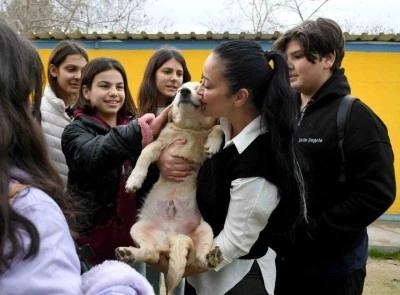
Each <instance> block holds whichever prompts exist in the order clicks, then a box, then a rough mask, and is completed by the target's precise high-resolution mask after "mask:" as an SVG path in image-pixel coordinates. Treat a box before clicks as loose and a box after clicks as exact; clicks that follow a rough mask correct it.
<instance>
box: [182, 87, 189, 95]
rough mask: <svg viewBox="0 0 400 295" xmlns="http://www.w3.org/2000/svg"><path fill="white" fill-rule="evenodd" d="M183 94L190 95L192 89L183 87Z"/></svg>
mask: <svg viewBox="0 0 400 295" xmlns="http://www.w3.org/2000/svg"><path fill="white" fill-rule="evenodd" d="M181 95H183V96H188V95H190V89H189V88H183V89H181Z"/></svg>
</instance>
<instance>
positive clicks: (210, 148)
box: [204, 125, 223, 157]
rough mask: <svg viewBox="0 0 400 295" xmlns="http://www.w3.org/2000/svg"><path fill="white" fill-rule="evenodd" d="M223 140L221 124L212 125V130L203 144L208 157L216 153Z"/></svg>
mask: <svg viewBox="0 0 400 295" xmlns="http://www.w3.org/2000/svg"><path fill="white" fill-rule="evenodd" d="M222 141H223V132H222V129H221V126H219V125H217V126H214V127H213V130H212V131H211V133H210V134H209V135H208V137H207V141H206V143H205V145H204V150H205V153H206V154H207V155H208V157H211V156H212V155H214V154H216V153H217V152H218V151H219V150H220V148H221V144H222Z"/></svg>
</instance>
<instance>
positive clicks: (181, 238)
mask: <svg viewBox="0 0 400 295" xmlns="http://www.w3.org/2000/svg"><path fill="white" fill-rule="evenodd" d="M169 248H170V252H169V267H168V273H167V280H166V283H167V290H168V292H167V294H173V291H174V289H175V288H176V286H178V284H179V281H180V280H181V279H182V276H183V273H184V272H185V268H186V263H187V259H188V255H189V253H190V251H192V250H193V248H194V246H193V241H192V239H191V238H190V237H188V236H185V235H177V236H172V237H170V238H169Z"/></svg>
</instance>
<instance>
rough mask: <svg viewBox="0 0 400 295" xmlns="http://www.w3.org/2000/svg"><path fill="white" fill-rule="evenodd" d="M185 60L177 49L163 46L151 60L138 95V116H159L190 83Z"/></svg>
mask: <svg viewBox="0 0 400 295" xmlns="http://www.w3.org/2000/svg"><path fill="white" fill-rule="evenodd" d="M190 79H191V76H190V73H189V70H188V68H187V66H186V61H185V58H184V57H183V55H182V53H180V52H179V51H178V50H177V49H176V48H174V47H171V46H163V47H161V48H160V49H158V50H157V51H156V52H155V53H154V54H153V55H152V56H151V57H150V59H149V61H148V63H147V66H146V69H145V71H144V75H143V80H142V83H141V84H140V87H139V92H138V95H137V99H138V104H139V106H138V110H137V114H138V115H139V116H140V115H143V114H146V113H154V114H156V115H157V114H158V113H160V111H162V110H163V109H164V108H165V107H166V106H167V105H169V104H170V103H171V101H172V98H174V96H175V94H176V92H177V90H178V88H179V87H181V86H182V84H183V83H185V82H188V81H190Z"/></svg>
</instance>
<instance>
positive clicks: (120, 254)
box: [115, 247, 135, 264]
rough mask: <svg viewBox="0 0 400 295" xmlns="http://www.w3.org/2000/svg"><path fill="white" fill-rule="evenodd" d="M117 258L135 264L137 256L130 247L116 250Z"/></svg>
mask: <svg viewBox="0 0 400 295" xmlns="http://www.w3.org/2000/svg"><path fill="white" fill-rule="evenodd" d="M115 257H116V258H117V260H119V261H122V262H125V263H128V264H133V263H135V256H134V255H133V253H132V252H131V251H130V249H129V247H118V248H116V249H115Z"/></svg>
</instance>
